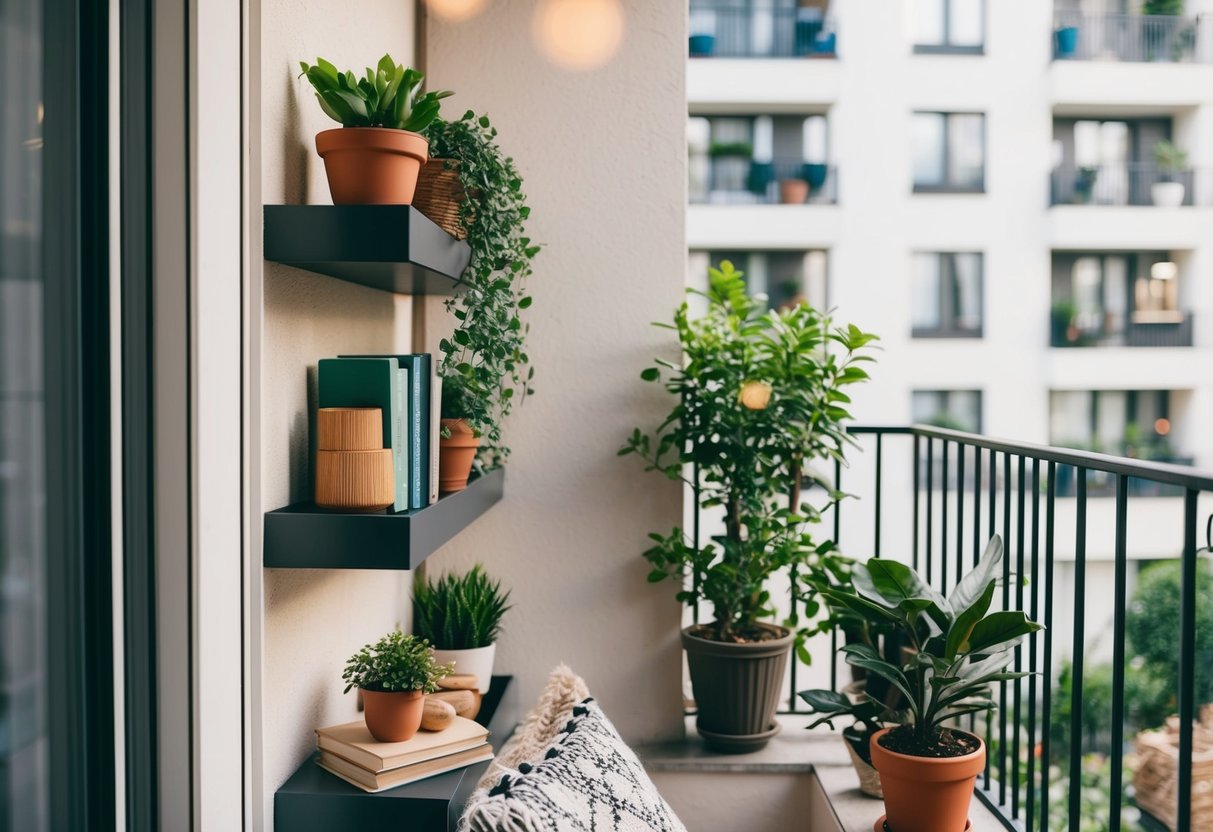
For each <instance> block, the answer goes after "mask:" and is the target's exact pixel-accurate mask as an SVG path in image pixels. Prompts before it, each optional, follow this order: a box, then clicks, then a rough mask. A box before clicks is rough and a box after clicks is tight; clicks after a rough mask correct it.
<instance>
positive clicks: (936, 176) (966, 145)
mask: <svg viewBox="0 0 1213 832" xmlns="http://www.w3.org/2000/svg"><path fill="white" fill-rule="evenodd" d="M985 133H986V117H985V116H984V115H983V114H981V113H914V121H913V142H914V190H915V191H916V192H925V193H930V192H953V193H956V192H959V193H980V192H982V191H984V190H985V179H986V162H985Z"/></svg>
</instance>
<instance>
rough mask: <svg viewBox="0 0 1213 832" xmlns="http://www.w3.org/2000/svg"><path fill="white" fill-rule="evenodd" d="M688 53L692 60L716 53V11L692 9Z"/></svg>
mask: <svg viewBox="0 0 1213 832" xmlns="http://www.w3.org/2000/svg"><path fill="white" fill-rule="evenodd" d="M690 23H691V25H690V32H691V34H690V37H689V38H688V39H687V40H688V43H687V46H688V51H689V52H690V55H691V57H692V58H706V57H709V56H710V55H711V54H712V53H713V52H715V51H716V11H715V10H714V9H691V20H690Z"/></svg>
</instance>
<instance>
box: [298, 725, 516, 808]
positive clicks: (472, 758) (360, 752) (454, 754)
mask: <svg viewBox="0 0 1213 832" xmlns="http://www.w3.org/2000/svg"><path fill="white" fill-rule="evenodd" d="M488 737H489V732H488V729H487V728H485V727H484V726H483V725H480V724H479V723H476V722H473V721H472V720H470V719H464V718H463V717H460V716H457V717H455V722H454V724H452V725H451V726H450V727H449V728H446V729H444V730H442V731H436V732H430V731H421V732H419V733H418V734H417V735H416V736H415V737H413V738H412V739H411V740H406V741H405V742H379V741H378V740H376V739H375V738H374V737H372V736H371V732H370V731H368V730H367V729H366V723H364V722H361V721H360V722H348V723H346V724H344V725H334V726H333V727H331V728H319V729H317V730H316V745H317V746H319V748H320V753H319V755H318V756H317V758H316V762H317V763H318V764H319V765H320V767H321V768H323V769H325V770H327V771H329V772H332V773H333V774H335V775H337V776H338V777H340V778H341V779H342V780H344V781H346V782H347V783H350V784H351V785H354V786H357V787H358V788H360V789H362V790H363V791H367V792H381V791H383V790H384V789H392V788H395V787H396V786H403V785H405V784H407V783H414V782H416V781H418V780H424V779H425V778H427V777H434V776H435V775H438V774H445V773H446V772H448V771H454V770H455V769H457V768H463V767H464V766H470V765H474V764H475V763H481V762H485V761H488V760H491V759H493V749H492V746H490V745H489V742H488Z"/></svg>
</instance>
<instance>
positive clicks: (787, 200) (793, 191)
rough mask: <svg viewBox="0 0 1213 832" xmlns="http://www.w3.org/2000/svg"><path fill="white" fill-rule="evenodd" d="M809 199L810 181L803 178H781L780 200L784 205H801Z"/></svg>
mask: <svg viewBox="0 0 1213 832" xmlns="http://www.w3.org/2000/svg"><path fill="white" fill-rule="evenodd" d="M808 199H809V183H808V182H806V181H805V180H803V179H780V180H779V201H780V202H782V203H783V204H784V205H801V204H803V203H805V202H807V201H808Z"/></svg>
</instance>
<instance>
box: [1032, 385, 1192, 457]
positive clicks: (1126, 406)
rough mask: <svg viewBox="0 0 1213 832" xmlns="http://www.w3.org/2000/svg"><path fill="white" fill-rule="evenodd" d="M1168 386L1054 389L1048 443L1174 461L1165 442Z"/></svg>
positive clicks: (1168, 420)
mask: <svg viewBox="0 0 1213 832" xmlns="http://www.w3.org/2000/svg"><path fill="white" fill-rule="evenodd" d="M1171 410H1172V408H1171V391H1169V390H1055V391H1053V392H1052V393H1051V394H1050V396H1049V441H1050V443H1051V444H1053V445H1058V446H1061V447H1064V448H1075V449H1077V450H1083V451H1095V452H1096V453H1105V454H1113V455H1115V456H1128V457H1133V458H1136V459H1152V460H1161V461H1186V460H1180V459H1179V458H1178V457H1177V456H1176V454H1175V451H1174V450H1173V448H1172V444H1171V435H1172V424H1171Z"/></svg>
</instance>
